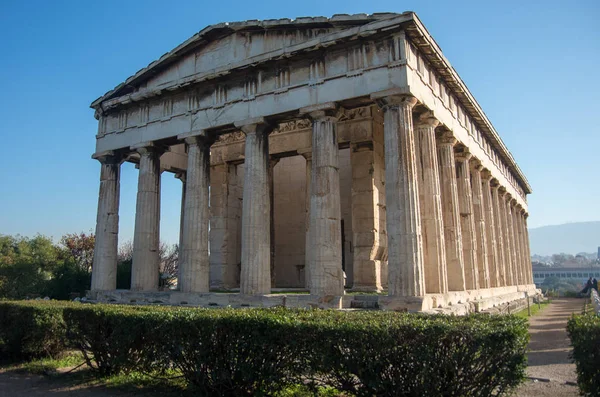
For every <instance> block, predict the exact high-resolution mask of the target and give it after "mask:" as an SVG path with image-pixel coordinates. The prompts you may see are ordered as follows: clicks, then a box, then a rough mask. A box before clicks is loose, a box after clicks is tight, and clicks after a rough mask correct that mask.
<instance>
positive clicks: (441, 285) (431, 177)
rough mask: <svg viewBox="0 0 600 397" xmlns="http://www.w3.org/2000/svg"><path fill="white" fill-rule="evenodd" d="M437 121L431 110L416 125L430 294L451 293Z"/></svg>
mask: <svg viewBox="0 0 600 397" xmlns="http://www.w3.org/2000/svg"><path fill="white" fill-rule="evenodd" d="M438 124H439V121H438V120H436V119H435V118H434V117H433V114H432V113H431V112H426V113H424V114H422V115H421V116H420V117H419V120H418V122H417V124H416V126H415V147H416V152H417V158H418V159H419V160H417V175H418V178H419V204H420V206H421V225H422V228H423V232H422V233H423V256H424V262H423V263H424V268H425V290H426V292H427V293H441V294H443V293H446V292H448V274H447V268H446V242H445V239H444V220H443V215H442V199H441V187H440V174H439V164H438V156H437V148H436V143H435V127H436V126H437V125H438Z"/></svg>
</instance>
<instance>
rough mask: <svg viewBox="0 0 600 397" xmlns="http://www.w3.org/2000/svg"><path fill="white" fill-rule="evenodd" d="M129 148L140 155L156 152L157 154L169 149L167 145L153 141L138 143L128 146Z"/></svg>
mask: <svg viewBox="0 0 600 397" xmlns="http://www.w3.org/2000/svg"><path fill="white" fill-rule="evenodd" d="M130 149H131V150H133V151H135V152H137V153H139V154H140V155H144V154H151V153H156V154H158V155H159V156H161V155H162V154H163V153H165V152H168V151H169V148H168V147H167V146H164V145H158V144H156V143H155V142H142V143H138V144H137V145H133V146H130Z"/></svg>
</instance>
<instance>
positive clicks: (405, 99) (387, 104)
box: [371, 93, 418, 110]
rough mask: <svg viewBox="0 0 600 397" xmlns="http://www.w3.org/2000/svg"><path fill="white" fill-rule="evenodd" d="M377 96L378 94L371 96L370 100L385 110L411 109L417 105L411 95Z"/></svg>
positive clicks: (415, 99)
mask: <svg viewBox="0 0 600 397" xmlns="http://www.w3.org/2000/svg"><path fill="white" fill-rule="evenodd" d="M383 94H384V95H381V96H379V94H371V99H373V100H374V101H375V103H377V105H378V106H379V107H380V108H381V109H383V110H387V109H390V108H399V107H407V108H409V109H412V108H413V107H414V106H415V105H416V104H417V102H418V101H417V98H415V97H414V96H412V95H407V94H396V95H394V94H385V93H383Z"/></svg>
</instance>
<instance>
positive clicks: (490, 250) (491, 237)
mask: <svg viewBox="0 0 600 397" xmlns="http://www.w3.org/2000/svg"><path fill="white" fill-rule="evenodd" d="M491 179H492V174H491V173H490V171H489V170H487V169H484V170H483V171H482V172H481V181H482V182H481V183H482V189H481V190H482V197H483V208H484V213H485V226H486V237H487V240H486V243H487V257H488V269H489V272H488V274H489V277H490V287H499V286H500V283H499V281H500V275H499V274H498V262H499V260H498V250H497V248H498V242H497V239H496V221H497V220H496V218H495V217H494V205H493V200H492V190H491V185H490V182H491Z"/></svg>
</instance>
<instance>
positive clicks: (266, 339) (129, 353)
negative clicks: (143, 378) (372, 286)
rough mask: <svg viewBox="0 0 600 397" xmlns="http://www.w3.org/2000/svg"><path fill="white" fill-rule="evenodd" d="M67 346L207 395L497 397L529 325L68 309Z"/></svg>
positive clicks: (512, 374)
mask: <svg viewBox="0 0 600 397" xmlns="http://www.w3.org/2000/svg"><path fill="white" fill-rule="evenodd" d="M63 317H64V321H65V324H66V328H67V330H68V331H67V333H66V335H67V339H68V341H69V343H71V344H72V346H75V347H77V348H78V349H80V350H81V351H82V352H83V353H84V355H85V357H86V360H87V361H88V365H89V366H90V367H91V368H93V369H94V370H96V371H98V372H99V373H100V374H102V375H107V374H114V373H119V372H128V371H132V370H136V371H145V372H154V373H156V372H158V373H161V372H162V373H172V372H173V370H176V371H177V372H179V373H181V375H182V376H183V377H184V378H185V379H186V381H187V382H188V383H189V384H191V385H194V386H195V387H196V388H197V389H198V390H199V392H201V394H203V395H219V396H251V395H273V394H275V393H277V392H278V391H280V390H283V389H285V388H287V387H289V386H290V385H292V384H300V383H304V384H306V385H307V386H308V387H309V388H313V389H315V390H316V389H317V388H318V387H322V386H328V387H332V388H335V389H337V390H340V391H342V392H345V393H347V394H349V395H356V396H373V395H377V396H397V395H419V396H420V395H430V396H435V395H446V396H493V395H504V394H507V393H509V392H510V391H511V390H512V389H513V388H514V387H515V386H517V385H518V384H519V383H520V382H521V381H522V380H523V379H524V376H525V365H526V362H525V352H526V347H527V343H528V338H529V336H528V332H527V321H526V320H524V319H519V318H516V317H514V316H487V315H472V316H467V317H448V316H428V315H416V314H398V313H393V312H368V311H362V312H343V311H327V310H290V309H283V308H278V309H194V308H173V307H148V306H146V307H140V306H118V305H83V304H80V305H71V306H69V307H64V313H63Z"/></svg>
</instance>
